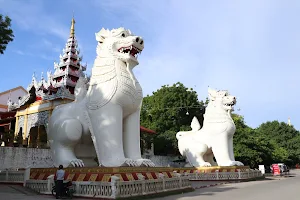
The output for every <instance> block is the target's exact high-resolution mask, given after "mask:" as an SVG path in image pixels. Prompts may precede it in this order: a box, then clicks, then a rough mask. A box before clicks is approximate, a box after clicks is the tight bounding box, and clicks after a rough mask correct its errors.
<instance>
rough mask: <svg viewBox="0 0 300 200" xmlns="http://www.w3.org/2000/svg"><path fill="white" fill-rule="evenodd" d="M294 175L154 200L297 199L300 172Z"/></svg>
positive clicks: (299, 187)
mask: <svg viewBox="0 0 300 200" xmlns="http://www.w3.org/2000/svg"><path fill="white" fill-rule="evenodd" d="M296 173H297V174H296V175H295V176H294V177H288V178H281V179H270V180H262V181H252V182H244V183H233V184H225V185H219V186H215V187H209V188H202V189H196V190H195V191H194V192H190V193H185V194H181V195H173V196H169V197H164V198H157V199H155V200H158V199H160V200H199V199H201V200H220V199H221V200H222V199H230V200H260V199H261V200H299V199H300V173H299V172H296Z"/></svg>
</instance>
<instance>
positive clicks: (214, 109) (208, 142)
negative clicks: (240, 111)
mask: <svg viewBox="0 0 300 200" xmlns="http://www.w3.org/2000/svg"><path fill="white" fill-rule="evenodd" d="M208 95H209V103H208V105H207V107H206V109H205V114H204V122H203V127H202V128H201V127H200V124H199V121H198V120H197V118H196V117H194V118H193V121H192V123H191V128H192V130H191V131H186V132H184V131H182V132H178V133H177V134H176V138H177V140H178V148H179V151H180V153H181V155H182V156H185V157H186V158H187V160H188V162H189V164H190V165H192V166H194V167H210V166H216V165H218V166H243V163H241V162H239V161H235V159H234V153H233V135H234V133H235V124H234V122H233V120H232V118H231V111H232V110H233V106H234V105H235V104H236V98H235V97H234V96H231V95H230V94H229V93H228V91H224V90H219V91H216V90H213V89H211V88H209V89H208ZM200 128H201V129H200ZM214 157H215V159H216V161H217V163H216V162H215V161H214Z"/></svg>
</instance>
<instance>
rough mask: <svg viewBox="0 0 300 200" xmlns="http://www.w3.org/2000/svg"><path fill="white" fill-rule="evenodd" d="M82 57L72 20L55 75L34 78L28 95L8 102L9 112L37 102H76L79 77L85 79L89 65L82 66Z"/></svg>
mask: <svg viewBox="0 0 300 200" xmlns="http://www.w3.org/2000/svg"><path fill="white" fill-rule="evenodd" d="M81 61H82V56H81V55H80V50H79V49H78V42H77V39H76V36H75V20H74V18H73V19H72V22H71V29H70V36H69V38H68V39H67V42H66V44H65V47H64V48H63V50H62V54H60V55H59V62H54V73H52V72H51V71H48V72H47V78H44V76H43V73H42V75H41V80H40V81H38V80H37V79H36V76H35V74H33V76H32V80H31V83H30V84H29V85H28V87H27V91H28V95H25V96H23V97H21V98H20V99H19V101H18V102H12V101H11V100H8V102H7V105H8V110H9V111H12V110H17V109H19V108H21V107H23V106H24V105H29V104H31V103H34V102H35V101H41V100H55V99H69V100H74V89H75V86H76V83H77V80H78V79H79V77H84V76H86V75H85V73H84V72H85V71H86V68H87V65H86V64H85V65H82V64H81Z"/></svg>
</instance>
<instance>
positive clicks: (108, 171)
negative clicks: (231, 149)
mask: <svg viewBox="0 0 300 200" xmlns="http://www.w3.org/2000/svg"><path fill="white" fill-rule="evenodd" d="M56 170H57V169H56V168H32V169H30V179H35V180H47V177H48V176H50V175H52V174H55V172H56ZM217 170H218V171H219V172H238V171H240V172H246V171H248V170H250V168H249V167H248V166H236V167H199V168H194V167H186V168H173V167H94V168H88V167H85V168H66V169H65V171H66V175H65V179H66V180H71V181H103V182H110V181H111V176H112V175H114V176H118V177H119V178H120V181H132V180H138V176H139V174H142V175H143V176H145V179H146V180H148V179H158V178H159V174H160V173H161V174H163V175H164V177H165V178H172V177H175V176H176V174H175V173H174V172H177V173H180V174H183V173H185V172H186V173H214V172H217Z"/></svg>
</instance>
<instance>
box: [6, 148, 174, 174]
mask: <svg viewBox="0 0 300 200" xmlns="http://www.w3.org/2000/svg"><path fill="white" fill-rule="evenodd" d="M143 157H145V156H143ZM148 158H149V156H148ZM150 159H151V160H152V161H153V162H154V164H155V165H156V166H157V167H167V166H168V165H169V163H170V162H171V161H173V160H176V159H177V156H156V155H152V156H150ZM28 166H30V167H31V168H40V167H45V168H47V167H53V159H52V154H51V151H50V149H36V148H21V147H0V170H1V169H2V170H3V169H13V168H26V167H28Z"/></svg>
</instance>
